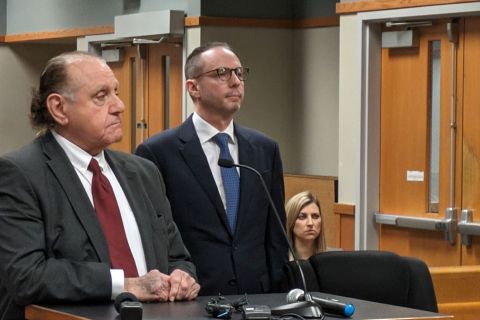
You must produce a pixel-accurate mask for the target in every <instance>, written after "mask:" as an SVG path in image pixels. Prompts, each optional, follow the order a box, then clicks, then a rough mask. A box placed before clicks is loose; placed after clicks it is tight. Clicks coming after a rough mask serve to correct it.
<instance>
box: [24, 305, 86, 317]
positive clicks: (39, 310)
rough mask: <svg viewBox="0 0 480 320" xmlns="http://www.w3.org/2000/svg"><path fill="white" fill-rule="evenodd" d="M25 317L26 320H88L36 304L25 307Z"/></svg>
mask: <svg viewBox="0 0 480 320" xmlns="http://www.w3.org/2000/svg"><path fill="white" fill-rule="evenodd" d="M25 318H26V319H28V320H88V319H87V318H84V317H81V316H75V315H72V314H70V313H65V312H61V311H56V310H52V309H48V308H45V307H41V306H37V305H29V306H26V307H25Z"/></svg>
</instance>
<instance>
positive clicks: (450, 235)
mask: <svg viewBox="0 0 480 320" xmlns="http://www.w3.org/2000/svg"><path fill="white" fill-rule="evenodd" d="M456 211H457V210H456V208H447V210H446V211H445V218H444V219H432V218H420V217H408V216H403V215H395V214H385V213H382V212H375V214H374V220H375V222H376V223H378V224H387V225H392V226H397V227H401V228H411V229H421V230H432V231H443V232H444V233H445V240H447V241H448V242H450V244H452V245H454V244H455V241H456V226H457V214H456ZM479 231H480V229H479Z"/></svg>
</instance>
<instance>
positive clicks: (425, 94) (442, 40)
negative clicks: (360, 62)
mask: <svg viewBox="0 0 480 320" xmlns="http://www.w3.org/2000/svg"><path fill="white" fill-rule="evenodd" d="M447 22H448V21H445V20H441V21H434V23H433V25H432V26H431V27H421V28H418V29H416V32H417V33H418V37H419V45H418V47H409V48H384V49H382V72H381V75H382V78H381V80H382V88H381V120H380V121H381V125H380V130H381V138H380V141H381V142H380V144H381V145H380V150H381V151H380V204H379V208H380V212H383V213H388V214H395V215H399V216H414V217H421V218H442V217H443V216H444V215H445V210H446V208H448V207H450V206H451V200H452V199H451V197H450V181H451V172H450V166H451V158H450V155H451V148H450V147H451V145H452V144H451V141H450V122H451V114H450V97H451V94H452V87H451V83H452V72H451V70H452V68H451V65H452V49H451V48H452V44H451V42H450V41H449V39H448V36H447V31H446V30H447V27H446V24H447ZM433 57H437V59H436V61H437V63H438V64H437V68H436V70H437V71H438V70H439V72H437V73H438V74H435V77H436V79H439V81H437V82H435V81H433V80H432V79H433V78H432V74H433V73H434V71H435V70H433V68H434V65H433V64H432V61H433V59H432V58H433ZM432 81H433V82H432ZM435 86H436V87H437V89H439V90H436V91H435V90H434V91H435V93H433V94H432V89H435ZM434 94H436V97H434V96H433V95H434ZM434 101H435V102H436V105H437V115H438V116H437V117H436V120H433V119H432V114H433V113H434V112H433V109H432V106H433V102H434ZM433 121H437V123H436V127H437V128H438V129H437V130H436V133H435V134H436V135H437V137H438V138H439V145H437V150H439V152H438V153H437V158H436V163H437V167H438V184H435V185H434V184H433V182H434V179H435V176H436V175H435V176H433V175H432V170H431V169H432V164H431V158H432V156H431V148H432V145H431V136H432V128H433V127H434V123H433ZM435 186H438V187H436V188H437V196H438V199H437V201H432V199H431V196H430V190H431V188H432V187H435ZM456 202H457V201H456ZM458 204H459V203H456V205H458ZM380 249H382V250H390V251H395V252H398V253H399V254H401V255H410V256H417V257H420V258H422V259H423V260H425V261H426V262H427V263H428V264H429V265H434V266H440V265H459V264H460V253H461V248H460V245H459V243H458V241H457V243H456V244H454V245H452V244H451V243H449V242H448V241H446V240H445V239H444V234H443V233H442V232H438V231H426V230H417V229H413V228H412V229H411V228H398V227H396V226H388V225H380Z"/></svg>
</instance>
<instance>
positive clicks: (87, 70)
mask: <svg viewBox="0 0 480 320" xmlns="http://www.w3.org/2000/svg"><path fill="white" fill-rule="evenodd" d="M66 66H67V70H68V77H69V82H70V85H71V86H73V88H72V89H73V90H75V88H76V87H78V86H90V85H93V84H96V83H98V82H107V83H110V84H111V85H115V86H116V85H118V81H117V79H116V78H115V75H114V74H113V71H112V70H111V69H110V67H109V66H108V65H107V63H106V62H105V61H103V60H102V59H100V58H96V57H88V56H87V57H85V56H83V57H81V56H72V57H68V60H67V64H66Z"/></svg>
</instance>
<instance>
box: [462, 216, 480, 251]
mask: <svg viewBox="0 0 480 320" xmlns="http://www.w3.org/2000/svg"><path fill="white" fill-rule="evenodd" d="M472 220H473V217H472V210H470V209H463V210H462V214H461V216H460V221H459V222H458V225H457V229H458V233H460V234H461V235H462V244H463V245H465V246H470V245H472V236H480V223H474V222H472Z"/></svg>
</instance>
